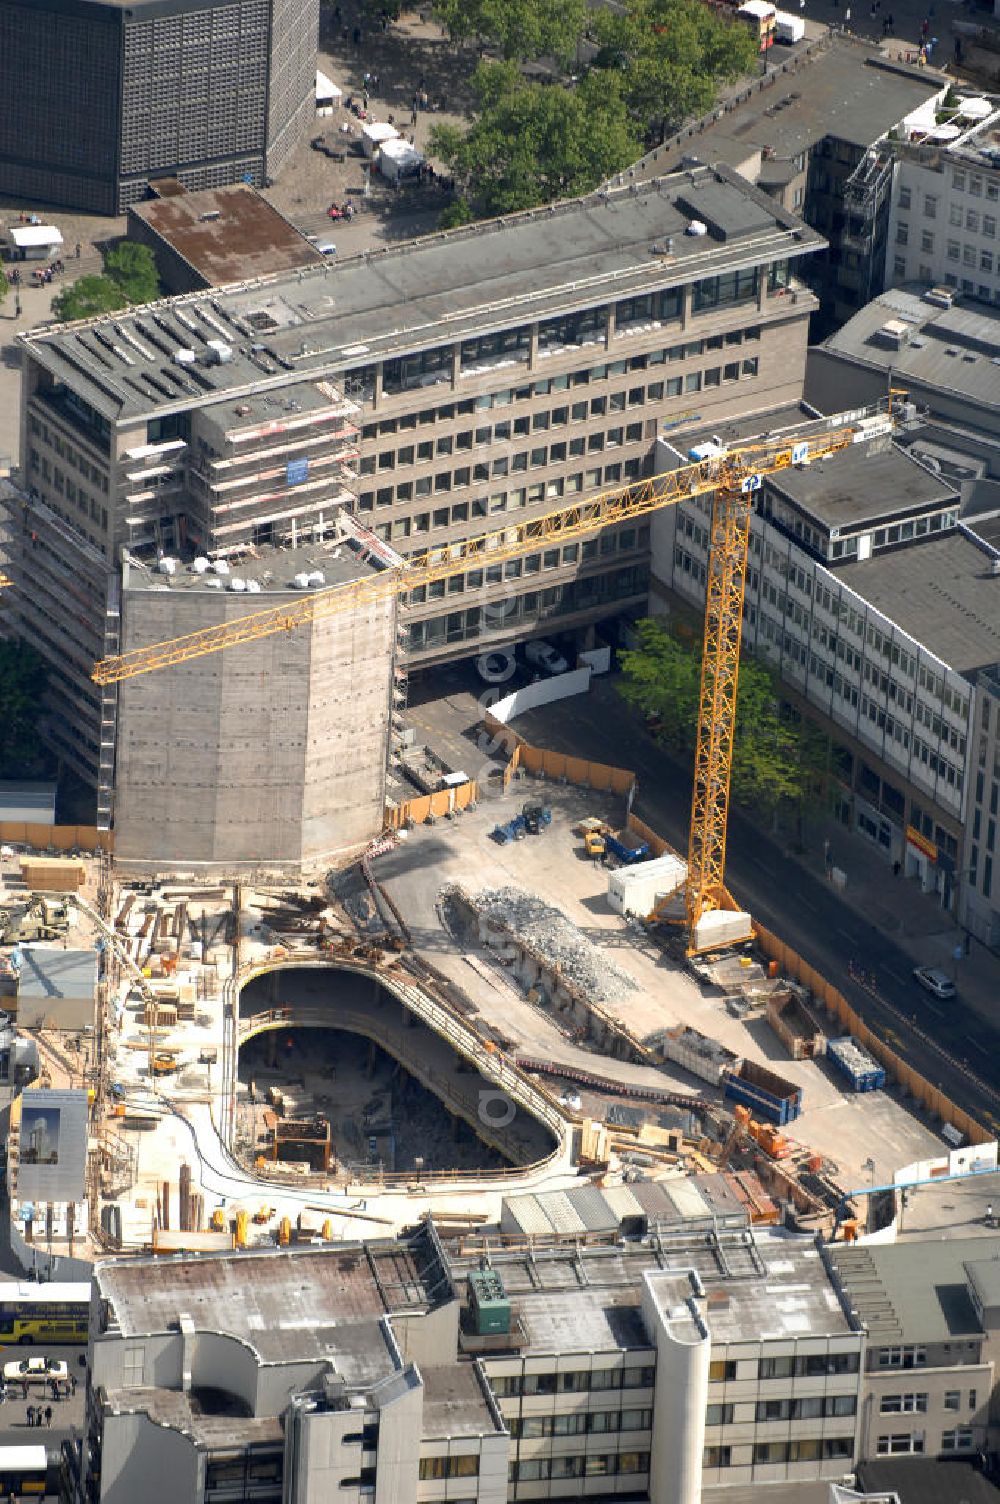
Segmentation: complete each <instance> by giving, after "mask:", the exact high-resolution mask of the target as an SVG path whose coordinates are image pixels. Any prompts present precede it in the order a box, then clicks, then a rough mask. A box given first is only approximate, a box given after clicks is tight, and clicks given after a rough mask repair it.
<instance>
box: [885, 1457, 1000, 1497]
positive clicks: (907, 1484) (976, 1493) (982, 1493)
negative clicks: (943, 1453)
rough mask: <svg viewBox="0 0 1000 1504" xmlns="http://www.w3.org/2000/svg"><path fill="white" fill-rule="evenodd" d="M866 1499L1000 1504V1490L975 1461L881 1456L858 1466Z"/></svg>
mask: <svg viewBox="0 0 1000 1504" xmlns="http://www.w3.org/2000/svg"><path fill="white" fill-rule="evenodd" d="M858 1482H859V1485H860V1486H861V1487H862V1488H863V1489H865V1490H866V1496H868V1495H871V1494H873V1493H881V1492H886V1493H888V1492H890V1491H891V1493H894V1494H896V1495H897V1496H898V1498H899V1504H1000V1489H998V1488H997V1487H996V1485H995V1484H993V1483H990V1481H989V1480H988V1479H987V1478H984V1477H983V1475H982V1473H981V1472H980V1471H979V1470H978V1468H976V1467H974V1466H973V1464H972V1463H971V1462H959V1461H958V1460H957V1459H955V1460H954V1461H944V1462H943V1461H941V1460H940V1459H939V1458H935V1457H879V1458H878V1459H877V1460H876V1461H874V1462H862V1463H861V1464H860V1465H859V1467H858Z"/></svg>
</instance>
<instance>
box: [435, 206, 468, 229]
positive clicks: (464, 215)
mask: <svg viewBox="0 0 1000 1504" xmlns="http://www.w3.org/2000/svg"><path fill="white" fill-rule="evenodd" d="M474 217H475V216H474V215H473V213H472V210H471V209H470V208H469V206H468V204H467V203H466V202H465V199H464V198H457V199H455V201H454V203H451V204H449V205H448V206H447V208H445V209H442V210H441V213H440V215H439V217H438V228H439V229H441V230H457V229H458V227H459V226H460V225H467V224H468V223H469V222H470V220H472V219H473V218H474Z"/></svg>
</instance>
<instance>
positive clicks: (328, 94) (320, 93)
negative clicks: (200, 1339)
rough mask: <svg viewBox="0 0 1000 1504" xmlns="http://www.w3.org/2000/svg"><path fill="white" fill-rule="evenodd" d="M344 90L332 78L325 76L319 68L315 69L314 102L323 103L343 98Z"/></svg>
mask: <svg viewBox="0 0 1000 1504" xmlns="http://www.w3.org/2000/svg"><path fill="white" fill-rule="evenodd" d="M343 94H344V91H343V89H342V88H340V86H339V85H338V84H335V83H334V81H333V79H332V78H327V76H326V74H325V73H323V72H322V71H321V70H320V69H319V68H317V69H316V102H317V104H324V103H326V102H327V101H335V100H338V99H342V98H343Z"/></svg>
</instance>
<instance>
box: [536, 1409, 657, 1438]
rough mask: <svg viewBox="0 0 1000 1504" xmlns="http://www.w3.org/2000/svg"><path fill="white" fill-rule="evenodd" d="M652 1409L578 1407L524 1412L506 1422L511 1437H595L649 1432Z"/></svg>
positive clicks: (651, 1421)
mask: <svg viewBox="0 0 1000 1504" xmlns="http://www.w3.org/2000/svg"><path fill="white" fill-rule="evenodd" d="M652 1424H653V1412H652V1410H590V1411H587V1410H577V1411H574V1412H573V1413H572V1414H569V1415H524V1416H514V1417H512V1418H511V1419H509V1420H508V1421H507V1429H508V1430H509V1431H510V1434H511V1436H513V1437H516V1438H518V1439H520V1440H522V1441H533V1440H536V1439H537V1438H539V1437H542V1436H593V1435H597V1434H601V1433H606V1432H608V1431H648V1430H649V1428H650V1426H651V1425H652Z"/></svg>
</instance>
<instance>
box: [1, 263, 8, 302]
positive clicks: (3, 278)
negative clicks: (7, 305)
mask: <svg viewBox="0 0 1000 1504" xmlns="http://www.w3.org/2000/svg"><path fill="white" fill-rule="evenodd" d="M9 291H10V283H9V282H8V280H7V273H6V272H5V271H4V269H3V267H2V266H0V303H2V302H3V300H4V298H5V297H6V296H7V294H8V292H9Z"/></svg>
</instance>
